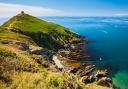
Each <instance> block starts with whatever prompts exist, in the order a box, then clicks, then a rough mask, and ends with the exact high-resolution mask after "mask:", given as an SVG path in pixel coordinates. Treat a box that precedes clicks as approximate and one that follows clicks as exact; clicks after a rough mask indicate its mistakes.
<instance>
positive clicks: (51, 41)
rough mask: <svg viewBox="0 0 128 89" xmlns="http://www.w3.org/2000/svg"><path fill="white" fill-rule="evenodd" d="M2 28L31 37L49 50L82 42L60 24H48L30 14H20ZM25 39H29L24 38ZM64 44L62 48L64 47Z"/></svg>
mask: <svg viewBox="0 0 128 89" xmlns="http://www.w3.org/2000/svg"><path fill="white" fill-rule="evenodd" d="M2 28H4V29H6V30H10V31H13V32H15V33H17V34H18V33H20V34H23V35H26V36H29V37H30V38H32V39H33V41H35V42H36V43H37V44H38V45H39V46H43V47H45V48H48V49H58V48H59V46H60V44H62V43H63V44H64V43H66V42H72V41H79V40H80V39H79V38H78V37H75V36H74V35H75V33H73V32H71V31H70V30H69V29H67V28H65V27H63V26H60V25H58V24H54V23H51V22H46V21H44V20H41V19H38V18H36V17H33V16H31V15H28V14H18V15H16V16H14V17H13V18H11V19H10V20H8V21H7V22H5V23H4V24H3V25H2ZM6 34H7V33H6ZM9 35H10V34H9ZM13 37H14V36H13ZM20 37H21V36H20ZM17 38H19V37H17ZM21 38H22V37H21ZM23 38H27V37H25V36H24V37H23ZM30 38H27V39H30ZM63 44H62V45H61V46H63ZM58 45H59V46H58ZM57 46H58V48H57Z"/></svg>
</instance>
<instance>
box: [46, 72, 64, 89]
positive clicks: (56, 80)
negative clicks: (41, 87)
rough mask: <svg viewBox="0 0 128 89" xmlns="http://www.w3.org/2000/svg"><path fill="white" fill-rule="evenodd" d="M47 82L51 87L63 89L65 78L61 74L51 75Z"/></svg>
mask: <svg viewBox="0 0 128 89" xmlns="http://www.w3.org/2000/svg"><path fill="white" fill-rule="evenodd" d="M47 81H48V85H49V86H50V87H61V86H62V84H63V81H64V77H63V76H62V75H61V74H58V73H52V74H50V75H49V77H48V79H47Z"/></svg>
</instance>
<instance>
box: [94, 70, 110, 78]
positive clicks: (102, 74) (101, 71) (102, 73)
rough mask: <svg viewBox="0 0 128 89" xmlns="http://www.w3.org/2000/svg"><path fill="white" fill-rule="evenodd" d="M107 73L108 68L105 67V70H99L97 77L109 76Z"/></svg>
mask: <svg viewBox="0 0 128 89" xmlns="http://www.w3.org/2000/svg"><path fill="white" fill-rule="evenodd" d="M107 73H108V71H107V69H105V70H98V71H97V73H96V75H95V76H96V77H97V78H101V77H105V76H107Z"/></svg>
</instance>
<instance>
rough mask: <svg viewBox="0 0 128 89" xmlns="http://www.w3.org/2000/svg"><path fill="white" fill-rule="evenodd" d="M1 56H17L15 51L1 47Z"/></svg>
mask: <svg viewBox="0 0 128 89" xmlns="http://www.w3.org/2000/svg"><path fill="white" fill-rule="evenodd" d="M0 56H4V57H14V58H16V54H15V53H13V52H11V51H8V50H6V49H2V48H0Z"/></svg>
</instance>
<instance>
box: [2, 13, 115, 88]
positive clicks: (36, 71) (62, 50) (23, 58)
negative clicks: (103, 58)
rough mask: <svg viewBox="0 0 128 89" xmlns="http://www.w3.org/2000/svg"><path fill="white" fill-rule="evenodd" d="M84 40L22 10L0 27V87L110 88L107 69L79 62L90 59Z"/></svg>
mask: <svg viewBox="0 0 128 89" xmlns="http://www.w3.org/2000/svg"><path fill="white" fill-rule="evenodd" d="M88 43H89V41H87V40H85V38H84V37H83V36H81V35H79V34H76V33H74V32H71V31H70V30H69V29H68V28H65V27H63V26H60V25H58V24H54V23H51V22H46V21H43V20H41V19H38V18H36V17H33V16H31V15H28V14H26V13H23V12H22V13H20V14H18V15H16V16H14V17H12V18H11V19H10V20H8V21H7V22H5V23H4V24H3V25H2V26H1V27H0V61H1V64H0V73H1V74H0V86H1V87H2V88H1V89H30V88H31V89H114V86H113V85H112V80H111V79H110V78H108V77H107V73H108V70H106V69H102V70H96V66H95V65H94V64H92V63H91V62H90V63H89V62H85V63H82V62H81V61H83V60H90V59H91V56H89V55H86V54H87V52H88V50H86V49H85V48H84V46H85V45H86V44H88ZM21 80H22V82H20V81H21ZM28 81H29V85H26V82H27V83H28ZM17 82H18V83H19V85H18V84H17ZM92 86H93V87H92Z"/></svg>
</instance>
